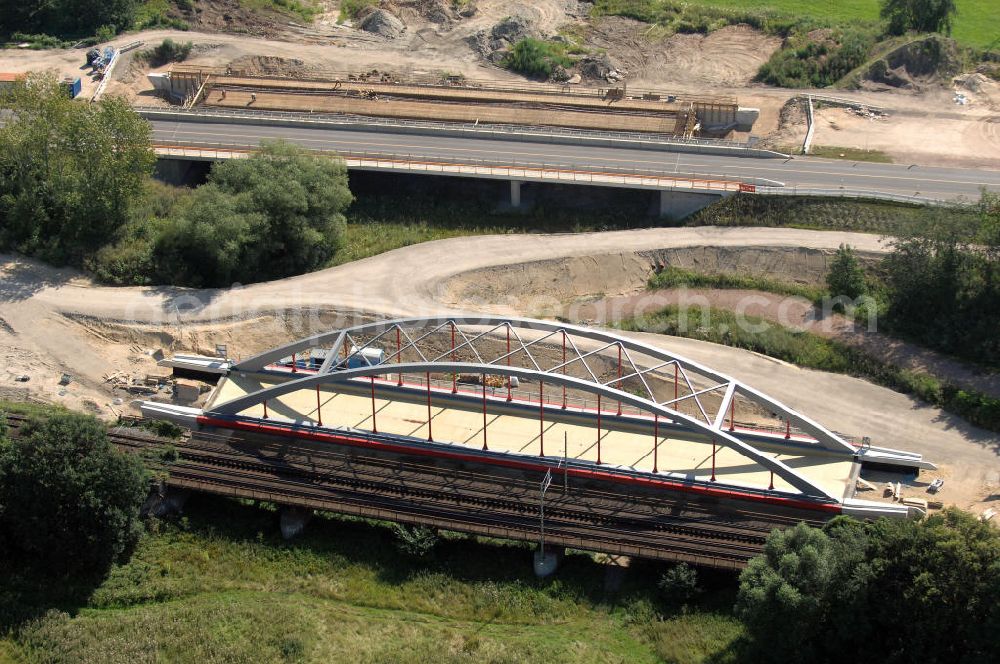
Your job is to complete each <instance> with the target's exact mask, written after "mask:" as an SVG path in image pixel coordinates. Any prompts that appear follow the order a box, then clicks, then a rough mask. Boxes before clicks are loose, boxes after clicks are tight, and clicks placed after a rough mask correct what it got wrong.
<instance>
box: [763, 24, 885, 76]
mask: <svg viewBox="0 0 1000 664" xmlns="http://www.w3.org/2000/svg"><path fill="white" fill-rule="evenodd" d="M877 41H878V40H877V35H876V33H875V31H874V30H872V29H870V28H865V27H850V28H845V29H843V30H836V31H834V32H833V33H832V34H831V35H830V36H829V37H820V38H819V39H818V40H817V39H814V38H813V37H811V36H810V35H809V33H807V32H804V31H800V32H795V33H794V34H793V35H792V36H790V37H789V39H788V45H787V46H786V47H785V48H783V49H781V50H780V51H776V52H775V53H774V54H773V55H772V56H771V58H770V59H769V60H768V61H767V62H765V63H764V64H763V65H761V67H760V70H759V71H758V72H757V80H758V81H761V82H763V83H767V84H768V85H775V86H778V87H783V88H811V87H814V88H823V87H827V86H830V85H833V84H834V83H836V82H837V81H839V80H840V79H842V78H843V77H844V76H846V75H847V74H849V73H850V72H851V71H853V70H854V69H856V68H858V67H860V66H861V65H863V64H864V63H865V61H866V60H867V59H868V54H869V52H870V51H871V50H872V48H873V47H874V46H875V44H876V42H877Z"/></svg>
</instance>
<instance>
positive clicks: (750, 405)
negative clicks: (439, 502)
mask: <svg viewBox="0 0 1000 664" xmlns="http://www.w3.org/2000/svg"><path fill="white" fill-rule="evenodd" d="M229 375H230V376H231V377H232V378H236V377H247V376H249V377H254V378H255V379H258V382H254V383H251V384H250V387H249V388H247V389H246V390H245V391H243V392H239V393H236V394H226V393H225V391H224V390H219V391H218V392H217V394H216V395H215V396H214V397H213V398H212V399H211V400H210V402H209V403H208V404H207V405H206V408H205V410H204V411H203V412H202V413H201V414H200V416H199V420H200V421H201V422H204V423H212V422H215V423H217V422H227V421H237V420H240V419H243V418H251V417H252V416H250V415H248V413H250V412H251V411H254V410H255V409H258V412H259V409H260V408H261V407H262V408H263V415H264V418H263V419H265V420H273V421H280V420H282V419H283V418H282V417H281V416H278V417H277V418H275V417H274V415H273V413H274V412H275V410H276V409H275V408H274V404H276V403H280V400H281V399H282V397H287V396H288V395H292V394H294V393H299V392H304V391H310V392H311V391H315V393H316V408H315V410H314V411H311V413H306V414H300V415H298V416H296V417H293V418H291V420H289V421H288V422H287V423H288V424H291V425H293V426H296V427H300V428H306V429H309V430H312V431H320V430H324V429H329V426H327V427H324V425H323V423H322V416H323V413H322V405H321V404H320V390H321V389H339V388H338V386H340V388H343V387H346V386H353V389H355V390H357V389H359V386H363V387H364V388H365V389H369V388H370V394H371V415H370V426H368V425H366V426H367V428H368V429H369V430H370V431H371V432H373V433H378V429H377V419H376V415H377V413H376V410H377V409H376V388H378V391H379V393H380V394H381V393H382V392H383V391H387V392H388V391H391V390H393V389H402V390H409V392H410V393H411V394H410V396H411V397H412V395H413V394H414V393H420V394H423V393H424V392H426V399H427V424H426V427H427V436H426V441H427V442H428V443H434V439H433V436H432V433H431V424H432V420H433V419H434V416H432V414H431V400H432V397H433V398H434V399H437V400H439V402H443V403H448V402H449V400H452V401H454V400H461V401H464V403H465V405H466V407H467V406H468V404H469V403H471V402H472V401H473V400H474V399H476V400H479V399H481V404H482V412H483V419H482V428H481V432H482V445H483V447H482V450H483V452H489V449H488V446H487V419H486V413H487V409H488V408H489V409H495V408H502V407H503V406H504V404H505V403H506V404H513V405H518V406H520V407H521V410H522V412H524V411H526V410H527V408H529V407H530V408H531V409H533V412H535V413H537V417H538V420H539V430H538V435H537V443H538V447H537V453H536V452H535V451H534V448H533V449H532V451H531V452H526V453H522V454H521V455H520V456H531V457H532V458H534V459H536V460H537V459H538V458H539V457H542V460H543V461H544V460H545V457H546V454H545V446H544V437H545V433H546V428H545V423H546V420H549V421H550V422H551V421H554V420H558V419H559V418H561V417H568V416H570V415H573V416H577V417H581V416H584V415H586V416H588V417H590V419H591V420H592V421H593V420H596V428H597V443H596V452H597V457H596V460H595V459H589V460H583V459H577V460H576V461H575V462H574V463H575V465H576V466H580V465H588V464H589V465H591V466H593V467H601V466H602V456H601V454H602V449H601V444H602V438H605V443H604V444H605V445H608V444H609V443H608V442H607V440H606V437H605V436H603V434H602V415H603V417H604V422H605V423H607V424H606V426H609V427H610V426H614V425H615V424H621V425H622V426H626V425H627V426H631V427H633V429H634V428H635V427H640V428H641V430H642V431H649V430H650V429H652V434H653V435H652V442H651V444H650V448H651V456H652V459H653V465H652V471H651V475H652V476H655V477H658V478H673V479H675V480H679V481H683V482H687V483H691V482H692V479H693V478H692V475H691V473H690V472H687V473H685V472H683V471H681V469H672V468H663V467H662V466H658V456H659V455H660V454H661V452H660V448H661V447H662V446H664V445H665V444H666V443H667V440H666V439H665V438H663V437H662V436H661V433H662V432H664V431H667V432H675V433H676V432H683V433H682V434H677V435H682V436H686V437H690V438H691V439H697V440H699V441H702V442H704V443H706V444H709V443H710V445H711V450H712V453H711V461H712V471H711V476H710V478H707V482H706V481H705V479H702V480H698V479H697V478H694V480H695V483H700V484H702V485H706V484H707V485H710V486H716V487H722V486H728V485H731V484H732V482H730V481H729V478H726V477H717V475H716V452H717V450H719V451H722V450H728V451H730V452H732V453H735V454H736V455H738V456H739V457H740V458H741V459H742V460H743V461H742V462H741V463H743V464H744V465H749V466H756V467H759V468H760V469H763V471H764V472H765V473H767V474H769V481H768V482H767V483H766V484H765V485H763V486H757V487H755V488H753V490H754V491H755V492H756V493H758V494H760V495H772V496H776V497H781V496H785V497H794V498H796V499H802V500H806V501H811V502H814V503H817V504H825V505H830V506H838V507H839V506H842V505H843V504H844V503H845V502H846V501H847V500H848V499H849V498H850V496H852V495H853V479H852V480H851V485H852V486H851V491H850V492H849V493H848V492H845V491H844V490H843V487H842V486H841V487H839V488H838V487H834V488H831V486H830V484H829V483H826V484H824V483H823V482H821V481H819V480H818V479H817V477H816V476H815V474H814V473H813V474H811V473H809V472H806V471H805V470H803V466H802V464H793V463H792V462H790V461H789V459H792V458H793V457H794V455H795V454H812V455H819V456H821V457H822V458H823V459H825V460H828V461H829V462H830V463H839V462H848V463H850V464H852V465H856V464H857V462H858V460H859V459H860V458H861V457H862V456H863V455H865V454H868V453H870V452H871V450H870V449H869V448H868V447H865V446H856V445H853V444H851V443H848V442H847V441H845V440H844V438H843V437H841V436H840V435H838V434H836V433H834V432H833V431H831V430H830V429H827V428H826V427H824V426H822V425H821V424H819V423H818V422H816V421H814V420H812V419H810V418H809V417H807V416H805V415H803V414H801V413H798V412H796V411H795V410H793V409H792V408H790V407H788V406H786V405H785V404H782V403H781V402H779V401H778V400H777V399H774V398H773V397H770V396H768V395H766V394H764V393H763V392H760V391H759V390H756V389H754V388H753V387H751V386H749V385H747V384H745V383H743V382H741V381H739V380H736V379H735V378H732V377H730V376H727V375H725V374H723V373H721V372H719V371H717V370H715V369H713V368H710V367H707V366H705V365H703V364H700V363H697V362H694V361H692V360H690V359H688V358H686V357H683V356H681V355H678V354H676V353H673V352H670V351H668V350H665V349H663V348H660V347H657V346H654V345H651V344H647V343H644V342H642V341H638V340H636V339H633V338H630V337H626V336H622V335H619V334H615V333H613V332H609V331H606V330H599V329H592V328H587V327H581V326H575V325H568V324H563V323H560V322H553V321H542V320H535V319H529V318H511V317H494V316H479V317H419V318H404V319H396V320H387V321H379V322H372V323H366V324H361V325H356V326H353V327H348V328H344V329H339V330H332V331H329V332H325V333H322V334H317V335H314V336H311V337H307V338H304V339H300V340H298V341H295V342H292V343H289V344H286V345H283V346H280V347H277V348H274V349H272V350H269V351H266V352H264V353H261V354H259V355H256V356H254V357H251V358H248V359H246V360H242V361H239V362H236V363H234V364H232V365H231V366H230V367H229ZM434 375H438V376H439V377H440V378H439V379H438V381H437V387H434V386H433V383H434V382H435V381H434V380H433V379H432V376H434ZM442 375H443V376H442ZM404 376H421V377H423V378H424V382H423V384H422V385H419V386H418V385H415V384H414V383H412V382H410V381H406V382H405V383H404ZM393 377H394V378H393ZM470 378H475V379H476V380H475V381H474V382H471V385H472V390H467V389H464V388H467V387H469V385H470V381H469V379H470ZM498 379H499V380H500V382H499V384H495V385H494V386H493V389H492V390H491V392H490V394H489V395H488V394H487V383H489V382H490V381H493V382H494V383H496V381H497V380H498ZM449 383H450V385H449ZM523 383H527V384H534V383H537V392H536V393H533V395H532V396H534V394H537V400H535V399H534V398H532V399H528V400H525V399H523V398H521V397H520V396H519V391H518V390H516V388H517V387H518V386H519V385H520V384H523ZM460 386H461V387H462V388H463V389H461V390H460V389H459V387H460ZM546 386H549V390H548V400H546V396H545V387H546ZM497 388H499V389H497ZM552 388H555V390H553V389H552ZM505 393H506V394H505ZM553 394H555V395H556V398H555V399H553V398H552V395H553ZM570 395H572V397H573V403H574V404H575V403H576V402H578V401H579V399H580V398H581V397H583V398H584V399H586V398H592V399H596V400H597V409H596V411H594V410H593V409H588V408H585V407H577V406H576V405H573V406H571V405H570V402H571V399H570ZM269 403H270V404H271V405H272V410H271V413H270V414H269V412H268V404H269ZM602 403H604V404H614V408H613V409H612V410H610V411H609V410H605V409H604V408H603V407H602ZM737 407H738V408H739V411H740V412H741V413H745V412H750V413H752V414H754V415H755V416H760V417H764V418H765V419H768V420H770V421H771V422H774V423H776V424H777V426H772V427H771V428H767V427H762V426H761V425H759V424H758V425H755V426H752V427H745V426H738V424H737V420H736V412H737ZM626 409H627V412H626ZM257 419H259V417H258V418H257ZM286 419H287V418H286ZM328 425H329V422H328ZM591 426H592V425H591ZM550 452H551V445H550ZM880 452H881V453H883V454H884V455H885V456H886V458H889V457H892V455H893V453H896V454H898V455H902V457H903V458H906V459H910V460H911V461H912V460H913V459H914V458H915V457H914V455H909V454H908V453H902V452H896V451H893V450H880ZM781 457H785V458H784V459H782V458H781ZM548 459H550V460H551V462H552V463H555V462H556V461H558V460H560V459H562V456H561V455H554V454H550V455H548ZM603 463H604V465H603V467H604V468H613V467H609V466H608V465H607V462H606V461H605V462H603ZM619 470H622V471H623V472H626V473H629V472H631V473H632V474H635V472H636V471H637V469H636V468H635V467H632V468H624V469H621V468H619ZM675 471H677V472H675ZM645 474H646V475H650V473H649V472H646V473H645ZM776 480H778V481H777V482H776ZM736 485H737V486H738V485H739V482H737V483H736ZM776 485H780V486H779V487H778V488H776ZM740 488H743V489H746V488H749V487H746V486H743V487H740Z"/></svg>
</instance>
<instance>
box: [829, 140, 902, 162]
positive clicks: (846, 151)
mask: <svg viewBox="0 0 1000 664" xmlns="http://www.w3.org/2000/svg"><path fill="white" fill-rule="evenodd" d="M809 155H810V156H812V157H825V158H827V159H846V160H847V161H870V162H873V163H876V164H891V163H892V157H890V156H889V155H887V154H886V153H884V152H882V151H881V150H864V149H862V148H838V147H834V146H832V145H813V146H812V147H811V149H810V150H809Z"/></svg>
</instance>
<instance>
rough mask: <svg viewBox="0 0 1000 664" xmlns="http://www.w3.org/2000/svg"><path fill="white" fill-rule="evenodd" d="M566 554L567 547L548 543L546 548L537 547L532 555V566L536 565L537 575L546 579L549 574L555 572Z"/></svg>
mask: <svg viewBox="0 0 1000 664" xmlns="http://www.w3.org/2000/svg"><path fill="white" fill-rule="evenodd" d="M565 555H566V548H565V547H561V546H552V545H548V546H546V547H545V548H544V550H543V549H542V548H537V549H535V552H534V554H533V555H532V567H534V570H535V576H536V577H538V578H539V579H544V578H545V577H547V576H552V575H553V574H555V573H556V570H558V569H559V564H560V563H562V559H563V556H565Z"/></svg>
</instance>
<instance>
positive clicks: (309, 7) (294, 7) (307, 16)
mask: <svg viewBox="0 0 1000 664" xmlns="http://www.w3.org/2000/svg"><path fill="white" fill-rule="evenodd" d="M239 3H240V5H241V6H242V7H246V8H247V9H252V10H256V11H260V10H271V11H276V12H279V13H282V14H289V15H292V16H296V17H298V18H300V19H301V20H302V21H304V22H305V23H312V20H313V19H314V18H316V16H318V15H319V14H321V13H322V12H323V8H322V7H321V6H320V5H319V3H317V2H315V1H314V0H239Z"/></svg>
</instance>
